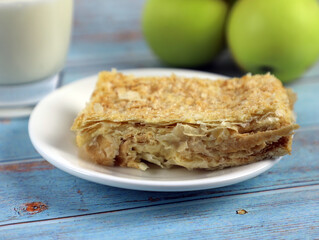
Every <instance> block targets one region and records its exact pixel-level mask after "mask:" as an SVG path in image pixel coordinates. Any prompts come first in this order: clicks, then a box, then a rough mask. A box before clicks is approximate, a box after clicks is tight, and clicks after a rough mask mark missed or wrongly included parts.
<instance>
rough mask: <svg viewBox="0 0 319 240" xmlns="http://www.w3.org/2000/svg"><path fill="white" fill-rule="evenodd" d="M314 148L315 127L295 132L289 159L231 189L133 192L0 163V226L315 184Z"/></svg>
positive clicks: (29, 165) (30, 164) (48, 168)
mask: <svg viewBox="0 0 319 240" xmlns="http://www.w3.org/2000/svg"><path fill="white" fill-rule="evenodd" d="M318 144H319V128H316V129H313V128H309V129H307V130H304V131H299V132H298V133H297V134H296V136H295V139H294V146H293V154H292V156H286V157H284V158H283V159H282V161H281V162H280V163H279V164H277V165H276V166H274V167H273V168H272V169H270V170H269V171H268V172H266V173H264V174H262V175H261V176H259V177H257V178H254V179H251V180H249V181H246V182H243V183H240V184H236V185H234V186H229V187H224V188H219V189H211V190H206V191H196V192H182V193H155V192H142V191H141V192H139V191H130V190H124V189H118V188H113V187H108V186H103V185H98V184H95V183H91V182H88V181H85V180H81V179H79V178H76V177H73V176H71V175H68V174H66V173H64V172H62V171H60V170H58V169H56V168H54V167H53V166H52V165H50V164H49V163H47V162H45V161H18V162H13V163H7V164H1V165H0V226H1V225H3V224H12V223H19V222H28V221H35V220H45V219H51V218H61V217H69V216H77V215H83V214H92V213H98V212H105V211H118V210H122V209H126V208H136V207H144V206H150V205H158V204H166V203H172V202H179V201H190V200H195V199H203V198H211V197H221V196H231V195H238V194H247V193H253V192H260V191H269V190H274V189H282V188H291V187H298V186H305V185H314V184H319V165H318V156H319V148H318V147H317V146H318ZM305 156H307V157H305ZM32 202H41V203H43V204H45V205H46V206H47V209H46V210H45V211H42V212H40V213H38V214H29V213H28V212H25V211H21V209H23V208H24V207H25V205H26V204H29V203H32Z"/></svg>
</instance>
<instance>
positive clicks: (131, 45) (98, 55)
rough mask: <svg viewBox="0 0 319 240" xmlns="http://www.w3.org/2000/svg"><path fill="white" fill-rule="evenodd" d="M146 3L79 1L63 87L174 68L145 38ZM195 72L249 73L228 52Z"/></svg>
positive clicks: (313, 69) (313, 70) (309, 72)
mask: <svg viewBox="0 0 319 240" xmlns="http://www.w3.org/2000/svg"><path fill="white" fill-rule="evenodd" d="M146 2H147V1H145V0H117V1H115V0H108V1H105V0H91V1H86V0H75V5H74V7H75V9H74V25H73V27H74V28H73V37H72V44H71V47H70V51H69V55H68V60H67V64H66V68H65V71H64V78H63V83H64V84H65V83H68V82H70V81H73V80H75V79H78V78H79V77H83V76H87V75H91V74H96V73H97V72H98V71H100V70H109V69H111V68H117V69H128V68H144V67H147V68H149V67H171V66H170V65H167V64H165V63H163V62H162V61H161V60H160V59H159V58H158V57H157V56H156V55H155V54H154V52H153V51H152V50H151V49H150V47H149V45H148V43H147V42H146V40H145V38H144V36H143V33H142V23H141V21H142V14H143V8H144V5H145V3H146ZM166 2H167V1H166ZM296 17H298V16H296ZM318 32H319V30H318ZM318 66H319V63H318V62H317V64H314V65H312V67H311V68H309V70H307V71H306V72H305V73H304V74H303V77H304V78H309V77H311V76H316V75H318V71H319V67H318ZM173 67H174V66H173ZM191 68H193V69H198V70H203V71H210V72H215V73H220V74H224V75H228V76H241V75H243V74H245V73H246V71H244V70H241V69H239V68H238V66H237V64H235V62H234V60H233V58H232V56H231V53H230V51H229V50H228V49H224V50H222V51H221V53H220V54H218V55H217V57H215V58H214V59H213V60H212V61H211V62H209V63H208V64H205V65H204V66H195V67H191Z"/></svg>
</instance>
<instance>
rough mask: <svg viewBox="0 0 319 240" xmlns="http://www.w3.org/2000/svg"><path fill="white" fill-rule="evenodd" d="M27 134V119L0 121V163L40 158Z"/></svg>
mask: <svg viewBox="0 0 319 240" xmlns="http://www.w3.org/2000/svg"><path fill="white" fill-rule="evenodd" d="M40 157H41V156H40V155H39V154H38V153H37V152H36V151H35V149H34V148H33V146H32V143H31V141H30V139H29V134H28V119H26V118H21V119H15V120H9V119H2V120H0V162H2V161H11V160H18V159H25V158H28V159H32V158H40Z"/></svg>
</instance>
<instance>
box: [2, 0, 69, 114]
mask: <svg viewBox="0 0 319 240" xmlns="http://www.w3.org/2000/svg"><path fill="white" fill-rule="evenodd" d="M72 13H73V0H0V118H1V117H17V116H23V115H27V114H28V113H30V110H31V109H32V106H34V105H35V104H36V103H37V102H38V101H39V100H40V99H41V98H43V97H44V96H46V95H47V94H48V93H50V92H52V91H53V90H54V89H55V88H56V87H57V86H58V84H59V72H60V71H61V69H62V68H63V65H64V62H65V59H66V55H67V51H68V47H69V42H70V36H71V27H72Z"/></svg>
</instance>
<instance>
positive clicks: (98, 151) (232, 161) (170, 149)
mask: <svg viewBox="0 0 319 240" xmlns="http://www.w3.org/2000/svg"><path fill="white" fill-rule="evenodd" d="M295 99H296V96H295V94H294V93H293V92H292V91H290V90H286V89H285V88H284V87H283V86H282V84H281V82H280V81H279V80H278V79H276V78H275V77H274V76H272V75H270V74H267V75H255V76H249V75H247V76H244V77H242V78H234V79H230V80H217V81H211V80H208V79H200V78H184V77H178V76H175V75H172V76H170V77H135V76H133V75H124V74H121V73H118V72H116V71H112V72H101V73H100V74H99V79H98V82H97V84H96V88H95V90H94V92H93V94H92V96H91V100H90V102H89V103H88V104H87V106H86V107H85V109H84V110H83V111H82V112H80V113H79V115H78V116H77V118H76V119H75V121H74V124H73V126H72V130H73V131H74V132H75V133H76V142H77V145H78V146H79V148H80V149H81V152H84V153H85V154H86V156H87V157H88V158H89V159H91V160H93V161H95V162H96V163H99V164H102V165H105V166H120V167H131V168H138V169H141V170H145V169H147V168H148V167H149V166H150V165H149V163H152V164H156V165H158V166H160V167H162V168H170V167H172V166H182V167H185V168H187V169H189V170H192V169H211V170H213V169H222V168H226V167H233V166H240V165H244V164H248V163H252V162H256V161H260V160H263V159H269V158H273V157H278V156H283V155H285V154H289V153H290V151H291V144H292V135H293V131H294V130H295V129H297V128H298V125H296V124H295V117H294V113H293V104H294V101H295Z"/></svg>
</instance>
